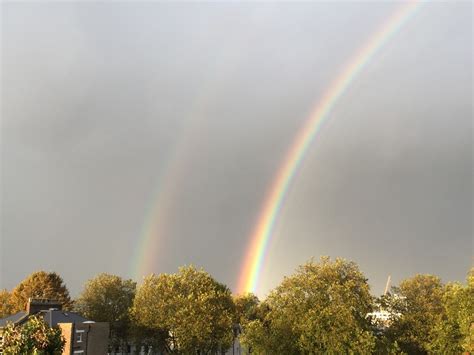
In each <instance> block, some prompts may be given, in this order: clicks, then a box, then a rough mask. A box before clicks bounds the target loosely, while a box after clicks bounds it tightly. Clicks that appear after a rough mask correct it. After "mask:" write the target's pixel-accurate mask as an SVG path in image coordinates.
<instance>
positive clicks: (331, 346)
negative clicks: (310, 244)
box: [242, 257, 375, 354]
mask: <svg viewBox="0 0 474 355" xmlns="http://www.w3.org/2000/svg"><path fill="white" fill-rule="evenodd" d="M371 304H372V297H371V296H370V293H369V286H368V284H367V280H366V278H365V277H364V275H363V274H362V273H361V272H360V271H359V269H358V267H357V265H356V264H355V263H353V262H349V261H346V260H344V259H336V260H335V261H331V260H330V258H328V257H323V258H321V261H320V262H319V263H315V262H313V261H312V260H311V261H309V262H308V263H306V264H304V265H302V266H300V267H299V268H298V270H297V272H296V273H295V274H294V275H292V276H290V277H286V278H285V279H284V280H283V282H282V283H281V284H280V286H278V287H277V288H276V289H275V290H273V291H272V292H271V293H270V295H269V296H268V298H267V300H266V301H265V302H263V303H262V304H261V305H260V308H261V310H260V314H261V315H262V316H263V319H257V320H254V321H251V322H249V323H248V325H247V327H246V328H245V329H244V332H243V336H242V342H243V343H244V344H245V345H247V346H249V347H251V348H252V349H253V351H254V352H256V353H262V354H269V353H285V354H306V353H351V352H358V353H367V352H371V351H373V349H374V346H375V338H374V336H373V335H372V334H371V332H370V323H369V320H368V319H367V318H366V314H367V313H368V312H370V310H371Z"/></svg>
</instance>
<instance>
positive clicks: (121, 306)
mask: <svg viewBox="0 0 474 355" xmlns="http://www.w3.org/2000/svg"><path fill="white" fill-rule="evenodd" d="M135 291H136V282H134V281H132V280H124V279H122V278H121V277H119V276H115V275H110V274H105V273H102V274H99V275H98V276H96V277H95V278H93V279H91V280H89V281H88V282H87V283H86V285H85V286H84V290H83V291H82V293H81V294H80V296H79V298H78V299H77V300H76V302H75V309H76V310H77V311H78V312H79V313H81V314H82V315H84V317H86V318H89V319H91V320H94V321H96V322H108V323H109V325H110V334H111V340H112V345H113V346H120V345H122V344H121V343H122V341H126V340H127V338H129V336H130V326H131V324H130V323H131V322H130V316H129V311H130V308H131V306H132V304H133V299H134V297H135Z"/></svg>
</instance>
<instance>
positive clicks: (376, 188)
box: [0, 1, 473, 297]
mask: <svg viewBox="0 0 474 355" xmlns="http://www.w3.org/2000/svg"><path fill="white" fill-rule="evenodd" d="M399 6H400V3H399V2H380V3H375V2H337V3H331V2H301V3H296V2H232V3H223V2H222V3H220V2H153V1H149V2H142V3H140V2H113V1H103V2H90V1H87V2H42V1H39V2H31V3H28V2H3V3H2V4H1V10H2V13H1V20H2V23H1V31H2V32H1V45H2V51H1V144H0V149H1V181H0V186H1V195H0V202H1V220H0V222H1V229H0V231H1V235H0V241H1V244H0V247H1V254H0V257H1V268H0V288H8V289H10V288H12V287H14V286H15V285H16V284H17V283H18V282H20V281H21V280H22V279H23V278H24V277H26V276H27V275H28V274H30V273H31V272H33V271H35V270H47V271H56V272H58V273H59V274H60V275H61V276H62V277H63V279H64V280H65V282H66V284H67V286H68V288H69V289H70V291H71V293H72V294H73V296H75V295H77V294H78V293H79V292H80V290H81V288H82V285H83V284H84V282H85V281H86V280H88V279H90V278H92V277H93V276H95V275H96V274H98V273H100V272H107V273H113V274H117V275H120V276H123V277H127V278H129V277H130V278H133V279H135V280H137V281H140V280H141V278H142V276H144V275H145V274H149V273H151V272H154V273H160V272H175V271H176V270H177V268H178V267H179V266H182V265H188V264H193V265H196V266H198V267H203V268H204V269H205V270H206V271H208V272H209V273H211V274H212V275H213V276H214V277H215V278H216V279H217V280H219V281H221V282H223V283H225V284H227V285H228V286H229V287H230V288H231V289H232V290H235V288H236V286H237V282H238V278H239V275H240V272H241V270H242V263H243V261H244V257H245V255H246V252H247V247H248V245H249V238H250V235H251V233H252V231H253V229H254V226H255V224H256V223H257V219H258V216H259V214H260V211H261V209H262V205H263V203H264V200H265V196H266V193H267V191H268V188H269V186H270V185H271V184H272V182H273V179H274V177H275V174H276V172H277V171H278V168H279V167H280V166H281V164H282V163H283V160H284V157H285V154H286V152H287V150H288V149H289V148H290V146H291V144H292V142H293V140H294V138H295V136H296V134H297V133H298V131H299V129H300V127H301V126H302V125H303V124H304V123H305V122H306V120H307V119H308V116H309V114H310V113H311V111H312V108H313V107H314V106H315V104H316V103H317V102H318V99H320V97H321V95H322V94H323V93H324V92H325V90H327V88H328V86H329V84H330V83H331V81H332V80H333V79H334V78H335V77H336V76H337V74H338V73H339V72H340V70H341V69H342V68H343V67H344V65H345V64H346V63H347V61H348V60H349V59H350V58H351V57H352V56H353V55H354V53H355V52H357V50H358V49H359V48H360V47H361V46H362V45H363V44H364V42H365V41H366V40H367V39H368V38H369V37H370V36H371V35H373V34H374V33H375V32H376V31H377V29H378V28H380V26H381V25H382V24H383V23H384V21H386V19H387V18H388V17H390V15H391V14H393V13H394V12H395V11H396V9H397V8H398V7H399ZM472 48H473V41H472V4H471V3H470V2H432V3H426V4H424V5H423V6H422V7H421V8H420V9H419V11H418V12H417V13H416V14H415V15H414V16H413V17H412V18H411V19H410V20H409V21H408V22H407V23H406V24H405V25H404V26H403V27H402V28H401V29H400V30H399V31H398V32H397V33H396V34H395V35H394V36H393V38H391V39H390V40H389V41H388V42H387V43H386V44H385V45H384V46H383V47H382V48H381V49H380V50H379V51H378V52H377V53H376V54H375V55H374V56H373V57H372V58H371V59H370V62H369V63H368V64H367V66H366V67H365V68H364V69H363V70H362V72H361V73H360V74H359V76H358V77H357V78H356V79H355V80H354V81H353V82H352V84H351V85H350V87H349V88H348V90H347V91H346V92H345V93H344V95H343V96H342V97H341V98H340V99H339V100H338V101H337V103H336V105H335V106H334V109H333V110H332V111H331V112H330V116H329V117H328V119H327V123H326V124H325V125H324V127H323V128H322V130H321V132H320V133H319V135H318V137H317V138H316V139H315V140H314V141H313V143H312V145H311V147H310V148H309V150H308V153H307V155H306V157H305V159H304V161H303V163H302V165H301V167H300V169H299V171H298V173H297V175H296V176H295V179H294V180H293V182H292V184H291V187H290V190H289V192H288V195H287V196H286V199H285V202H284V204H283V206H282V210H281V213H280V215H279V217H278V220H277V223H276V227H275V231H274V235H273V237H272V241H271V243H270V246H269V249H268V252H267V257H266V259H265V263H264V267H263V270H262V274H261V277H260V283H259V287H258V294H259V295H260V296H262V297H264V296H265V295H266V294H267V293H268V292H269V290H271V289H272V288H274V287H275V286H277V285H278V284H279V282H280V281H281V280H282V278H283V277H284V276H285V275H291V274H292V273H293V272H294V271H295V269H296V268H297V266H298V265H300V264H303V263H304V262H306V261H307V260H309V259H310V258H311V257H314V258H315V259H318V258H319V257H320V256H321V255H329V256H331V257H344V258H347V259H349V260H353V261H355V262H356V263H357V264H358V265H359V267H360V269H361V270H362V271H363V272H364V274H365V275H366V276H367V278H368V280H369V283H370V285H371V287H372V292H373V293H374V294H380V293H382V292H383V289H384V286H385V282H386V279H387V277H388V275H391V277H392V282H393V283H394V284H396V283H397V282H399V281H400V280H402V279H404V278H407V277H410V276H412V275H414V274H416V273H432V274H436V275H439V276H440V277H441V278H442V279H443V281H454V280H460V281H462V280H464V279H465V275H466V272H467V270H468V269H469V267H470V266H471V265H472V261H473V222H472V220H473V218H472V217H473V146H472V133H473V131H472V128H473V127H472V123H473V122H472V118H473V116H472V113H473V111H472V94H473V92H472V82H473V81H472V79H473V76H472V62H473V58H472ZM146 236H148V237H150V238H149V240H150V242H149V243H147V244H146V245H145V248H144V250H145V252H146V253H148V256H149V257H150V260H151V262H150V263H149V264H147V265H146V267H145V266H144V265H143V263H144V261H143V260H142V259H143V258H142V256H140V252H139V251H138V250H139V249H140V247H142V246H143V243H144V240H145V237H146ZM137 251H138V252H137Z"/></svg>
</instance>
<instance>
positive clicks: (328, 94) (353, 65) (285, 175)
mask: <svg viewBox="0 0 474 355" xmlns="http://www.w3.org/2000/svg"><path fill="white" fill-rule="evenodd" d="M419 7H420V2H418V1H410V2H407V3H404V4H403V5H402V6H400V8H399V9H398V10H397V11H396V12H395V13H394V14H393V15H392V16H391V17H390V18H388V19H387V21H386V22H385V23H384V24H383V25H382V27H381V28H380V29H379V30H378V31H377V32H376V33H375V34H374V35H372V37H370V38H369V40H368V41H367V42H366V43H365V45H364V46H363V47H361V48H360V49H359V50H358V51H357V52H356V53H355V55H354V56H353V57H352V58H351V60H349V62H348V64H347V65H346V66H345V67H344V68H343V69H342V71H341V72H340V74H339V75H338V76H337V77H336V79H335V80H334V81H333V82H332V83H331V85H330V86H329V88H328V89H327V90H326V91H325V93H324V95H323V97H322V98H321V100H319V102H318V103H317V104H316V106H315V108H314V109H313V110H312V113H311V114H310V116H309V118H308V119H307V120H306V122H305V124H304V126H303V127H302V128H301V130H300V131H299V133H298V134H297V136H296V138H295V139H294V141H293V145H292V146H291V147H290V149H289V150H288V152H287V154H286V157H285V159H284V160H283V164H282V165H281V167H280V168H279V170H278V172H277V174H276V177H275V179H274V181H273V183H272V185H271V188H270V189H269V192H268V194H267V197H266V199H265V202H264V204H263V208H262V210H261V214H260V216H259V218H258V222H257V224H256V226H255V228H254V230H253V233H252V234H251V237H250V244H249V246H248V249H247V254H246V256H245V259H244V263H243V267H242V269H241V273H240V277H239V282H238V288H237V291H238V292H239V293H245V292H256V290H257V286H258V282H259V277H260V273H261V271H262V267H263V263H264V261H265V257H266V253H267V249H268V246H269V242H270V240H271V237H272V233H273V230H274V227H275V223H276V220H277V217H278V215H279V213H280V210H281V208H282V205H283V201H284V199H285V196H286V195H287V193H288V189H289V187H290V185H291V182H292V181H293V179H294V177H295V175H296V172H297V171H298V168H299V167H300V165H301V163H302V161H303V159H304V157H305V155H306V152H307V151H308V148H309V146H310V145H311V143H312V142H313V140H314V138H315V137H316V135H317V133H318V132H319V131H320V130H321V127H322V126H323V124H324V122H325V121H326V120H327V118H328V115H329V112H330V111H331V109H332V108H333V107H334V105H335V103H336V102H337V100H338V99H339V98H340V97H341V96H342V95H343V94H344V92H345V91H346V90H347V88H348V87H349V86H350V84H351V83H352V82H353V81H354V79H355V78H356V77H357V75H358V74H359V73H360V72H361V70H362V69H363V68H364V67H365V66H366V65H367V63H368V62H369V61H370V59H371V58H372V57H373V56H374V54H375V53H376V52H377V51H378V50H379V49H380V48H381V47H382V46H383V45H384V44H385V43H386V42H387V41H388V40H389V39H390V38H391V37H392V36H393V35H394V34H395V33H396V32H397V31H398V30H399V29H400V28H401V27H402V26H403V24H404V23H405V22H406V21H407V20H408V19H409V18H410V17H411V16H412V15H413V14H414V13H415V12H416V10H417V9H418V8H419Z"/></svg>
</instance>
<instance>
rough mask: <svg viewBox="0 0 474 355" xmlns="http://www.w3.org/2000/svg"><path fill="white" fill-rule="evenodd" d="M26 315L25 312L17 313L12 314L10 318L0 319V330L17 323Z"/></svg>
mask: <svg viewBox="0 0 474 355" xmlns="http://www.w3.org/2000/svg"><path fill="white" fill-rule="evenodd" d="M26 315H27V313H26V312H18V313H15V314H12V315H11V316H8V317H5V318H0V328H3V327H5V326H6V325H7V324H8V323H17V322H19V321H20V320H21V319H22V318H24V317H25V316H26Z"/></svg>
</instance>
